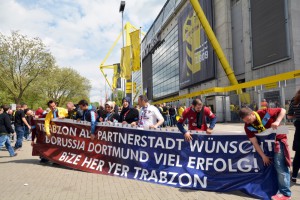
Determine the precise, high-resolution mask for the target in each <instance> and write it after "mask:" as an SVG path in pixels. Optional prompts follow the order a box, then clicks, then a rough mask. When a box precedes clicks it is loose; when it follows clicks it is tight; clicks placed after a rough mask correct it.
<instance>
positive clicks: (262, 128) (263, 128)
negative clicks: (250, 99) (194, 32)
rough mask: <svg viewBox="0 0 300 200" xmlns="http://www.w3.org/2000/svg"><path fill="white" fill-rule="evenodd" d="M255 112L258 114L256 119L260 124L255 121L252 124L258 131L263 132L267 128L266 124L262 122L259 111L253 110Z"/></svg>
mask: <svg viewBox="0 0 300 200" xmlns="http://www.w3.org/2000/svg"><path fill="white" fill-rule="evenodd" d="M253 113H254V115H255V116H256V120H257V122H258V125H255V124H254V123H253V124H251V126H253V127H254V128H255V129H256V130H257V132H259V133H260V132H263V131H264V130H266V128H265V127H264V125H263V123H262V121H261V118H260V116H259V114H258V113H257V112H253Z"/></svg>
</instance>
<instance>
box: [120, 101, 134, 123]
mask: <svg viewBox="0 0 300 200" xmlns="http://www.w3.org/2000/svg"><path fill="white" fill-rule="evenodd" d="M122 104H123V108H122V110H121V113H120V117H119V122H120V123H122V124H131V123H132V122H137V121H139V111H138V110H137V109H135V108H132V107H131V104H130V98H129V97H124V98H123V99H122Z"/></svg>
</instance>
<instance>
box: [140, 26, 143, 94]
mask: <svg viewBox="0 0 300 200" xmlns="http://www.w3.org/2000/svg"><path fill="white" fill-rule="evenodd" d="M140 37H141V42H140V45H141V52H140V62H141V90H142V95H143V94H144V88H143V57H142V56H143V48H142V47H143V46H142V27H140Z"/></svg>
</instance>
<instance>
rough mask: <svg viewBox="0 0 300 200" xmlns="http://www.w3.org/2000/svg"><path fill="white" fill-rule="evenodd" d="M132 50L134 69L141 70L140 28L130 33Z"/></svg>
mask: <svg viewBox="0 0 300 200" xmlns="http://www.w3.org/2000/svg"><path fill="white" fill-rule="evenodd" d="M130 40H131V50H132V51H131V52H132V71H134V72H135V71H139V70H140V69H141V57H140V53H141V42H140V30H136V31H134V32H131V33H130Z"/></svg>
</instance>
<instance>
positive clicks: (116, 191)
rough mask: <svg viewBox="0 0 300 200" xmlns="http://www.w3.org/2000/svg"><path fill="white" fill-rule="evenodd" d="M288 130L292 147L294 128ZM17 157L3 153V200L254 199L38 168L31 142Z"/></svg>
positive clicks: (297, 192) (299, 188)
mask: <svg viewBox="0 0 300 200" xmlns="http://www.w3.org/2000/svg"><path fill="white" fill-rule="evenodd" d="M289 128H290V134H289V140H290V144H291V142H292V138H293V131H294V128H293V126H289ZM216 129H217V130H223V131H224V130H242V125H241V124H222V125H221V124H218V126H217V127H216ZM18 153H19V155H18V156H17V157H13V158H11V157H9V156H8V152H6V151H0V180H1V182H0V200H35V199H36V200H50V199H51V200H52V199H53V200H62V199H66V200H76V199H78V200H79V199H80V200H90V199H93V200H95V199H101V200H102V199H103V200H106V199H107V200H108V199H109V200H111V199H161V200H165V199H172V200H174V199H184V200H187V199H201V200H202V199H228V200H237V199H252V198H250V197H247V196H246V195H244V194H242V193H240V192H233V193H215V192H204V191H194V190H183V189H178V188H172V187H168V186H162V185H157V184H152V183H146V182H142V181H137V180H128V179H125V178H119V177H112V176H106V175H99V174H92V173H87V172H82V171H76V170H72V169H67V168H63V167H57V166H53V165H51V164H39V159H38V157H32V156H31V146H30V142H24V147H23V149H22V150H21V151H19V152H18ZM293 153H294V152H293ZM299 177H300V176H299ZM298 182H299V183H300V179H298ZM299 183H298V184H296V185H292V192H293V199H300V184H299Z"/></svg>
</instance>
